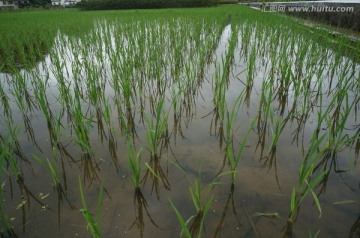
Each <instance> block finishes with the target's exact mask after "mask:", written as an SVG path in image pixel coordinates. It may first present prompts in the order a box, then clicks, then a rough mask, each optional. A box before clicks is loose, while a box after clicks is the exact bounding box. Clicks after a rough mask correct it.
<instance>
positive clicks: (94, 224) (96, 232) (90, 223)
mask: <svg viewBox="0 0 360 238" xmlns="http://www.w3.org/2000/svg"><path fill="white" fill-rule="evenodd" d="M78 182H79V190H80V197H81V203H82V206H83V208H82V209H81V210H80V212H81V213H82V215H83V217H84V219H85V220H86V222H87V229H88V230H89V231H90V233H91V235H92V236H93V237H94V238H99V237H102V233H101V214H102V208H101V207H102V202H103V193H104V188H103V186H101V187H100V190H99V195H98V202H97V213H96V220H95V218H94V216H93V215H92V214H91V212H90V211H89V209H88V207H87V204H86V201H85V196H84V190H83V187H82V183H81V179H80V177H79V181H78Z"/></svg>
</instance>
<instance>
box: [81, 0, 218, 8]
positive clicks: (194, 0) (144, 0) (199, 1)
mask: <svg viewBox="0 0 360 238" xmlns="http://www.w3.org/2000/svg"><path fill="white" fill-rule="evenodd" d="M217 3H218V0H83V1H82V2H81V3H78V4H77V7H79V8H80V9H82V10H108V9H152V8H178V7H184V8H189V7H209V6H213V5H216V4H217Z"/></svg>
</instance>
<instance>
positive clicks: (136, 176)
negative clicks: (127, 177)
mask: <svg viewBox="0 0 360 238" xmlns="http://www.w3.org/2000/svg"><path fill="white" fill-rule="evenodd" d="M127 146H128V152H129V163H130V168H131V170H132V172H133V173H132V176H131V182H132V183H133V185H134V187H135V189H136V190H139V189H140V174H141V153H142V149H140V150H139V151H138V152H137V153H136V152H135V148H134V144H133V143H132V142H131V141H128V143H127Z"/></svg>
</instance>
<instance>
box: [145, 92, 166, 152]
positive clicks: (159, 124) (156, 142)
mask: <svg viewBox="0 0 360 238" xmlns="http://www.w3.org/2000/svg"><path fill="white" fill-rule="evenodd" d="M164 100H165V99H164V98H162V99H160V101H159V103H158V104H157V105H156V108H155V115H154V117H155V118H154V119H149V118H148V117H147V116H145V122H146V124H147V126H148V130H147V131H146V141H147V143H148V150H149V151H150V153H151V157H152V158H154V159H159V158H160V157H159V155H161V151H159V146H160V143H161V140H162V139H164V138H165V139H166V138H167V133H168V112H166V111H165V109H164ZM160 149H163V148H160Z"/></svg>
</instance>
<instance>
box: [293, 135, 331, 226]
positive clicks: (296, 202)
mask: <svg viewBox="0 0 360 238" xmlns="http://www.w3.org/2000/svg"><path fill="white" fill-rule="evenodd" d="M324 138H325V135H323V136H322V137H320V138H319V139H316V138H314V137H313V141H312V143H311V145H310V148H309V151H308V153H307V155H306V158H305V159H304V162H303V163H302V165H301V166H300V169H299V181H298V185H297V186H296V187H294V188H293V190H292V194H291V201H290V214H289V222H291V223H294V222H295V220H296V217H297V214H298V211H299V208H300V204H301V203H302V201H303V200H304V199H305V197H306V196H307V194H309V193H311V195H312V197H313V199H314V202H315V204H316V207H317V209H318V211H319V213H320V215H319V216H321V214H322V210H321V205H320V201H319V198H318V196H317V195H316V193H315V192H314V189H315V188H316V186H317V185H318V184H319V182H320V181H321V180H322V179H323V178H324V176H325V175H326V174H327V173H328V171H323V172H320V173H319V174H316V173H315V172H316V171H314V168H315V164H316V161H317V160H318V159H319V158H320V157H321V156H322V155H323V154H324V152H325V151H326V150H327V146H326V145H325V146H324V147H323V148H322V149H321V151H320V152H317V148H319V146H320V144H321V143H322V141H323V140H324ZM314 175H315V177H314Z"/></svg>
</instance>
